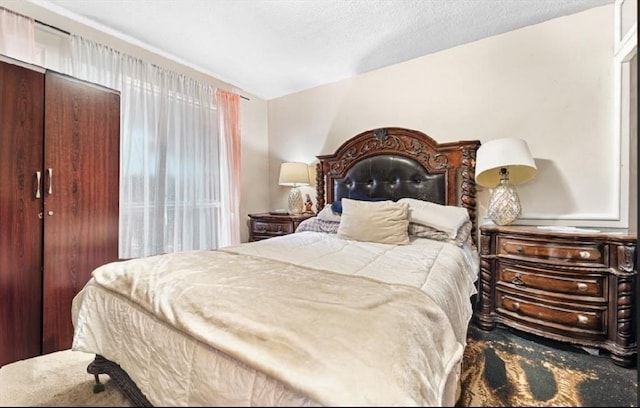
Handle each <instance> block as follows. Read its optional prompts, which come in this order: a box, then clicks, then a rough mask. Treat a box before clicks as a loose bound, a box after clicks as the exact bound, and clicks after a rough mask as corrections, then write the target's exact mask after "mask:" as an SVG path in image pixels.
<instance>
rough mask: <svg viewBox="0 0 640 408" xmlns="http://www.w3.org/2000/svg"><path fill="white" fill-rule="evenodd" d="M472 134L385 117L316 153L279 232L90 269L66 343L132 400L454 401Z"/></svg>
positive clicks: (473, 269)
mask: <svg viewBox="0 0 640 408" xmlns="http://www.w3.org/2000/svg"><path fill="white" fill-rule="evenodd" d="M479 145H480V143H479V142H478V141H474V140H471V141H458V142H450V143H437V142H436V141H435V140H433V139H432V138H431V137H429V136H428V135H426V134H424V133H422V132H419V131H415V130H411V129H404V128H397V127H389V128H381V129H374V130H369V131H365V132H362V133H360V134H358V135H356V136H354V137H352V138H350V139H349V140H347V141H346V142H345V143H343V144H342V145H341V146H340V147H339V148H338V149H337V150H336V152H335V153H334V154H330V155H322V156H317V157H318V164H317V167H316V169H317V171H316V174H317V175H316V189H317V191H316V207H317V208H318V209H319V210H320V211H319V212H318V215H317V216H316V217H313V218H310V219H308V220H306V221H304V222H303V223H301V224H300V226H299V227H298V230H297V231H296V232H295V233H293V234H290V235H285V236H281V237H276V238H271V239H268V240H263V241H257V242H249V243H243V244H240V245H235V246H230V247H226V248H220V249H218V250H211V251H184V252H176V253H170V254H163V255H158V256H151V257H146V258H139V259H132V260H126V261H119V262H113V263H110V264H107V265H103V266H101V267H99V268H97V269H96V270H95V271H94V272H93V274H92V278H91V280H90V281H89V282H88V283H87V285H86V286H85V287H84V288H83V289H82V291H80V292H79V293H78V295H77V296H76V297H75V298H74V301H73V308H72V319H73V323H74V327H75V331H74V340H73V346H72V349H73V350H79V351H83V352H88V353H93V354H95V355H96V358H95V360H94V361H93V362H92V363H91V364H90V365H89V367H88V368H87V371H88V372H89V373H90V374H93V375H94V376H95V379H96V386H97V387H99V386H100V379H99V375H101V374H107V375H109V377H110V378H111V379H112V381H113V382H115V383H116V385H118V387H119V388H120V389H121V390H122V391H123V393H124V394H125V395H126V396H127V397H128V398H129V399H130V400H131V401H132V403H133V404H135V405H137V406H151V405H156V406H190V405H198V406H213V405H218V406H246V405H250V406H338V405H339V406H370V405H378V406H409V405H412V406H415V405H427V406H435V405H440V406H452V405H454V403H455V402H456V399H457V387H458V380H459V376H460V366H461V360H462V353H463V350H464V347H465V345H466V332H467V327H468V323H469V320H470V318H471V314H472V308H471V300H470V298H471V297H472V296H473V295H475V293H476V289H475V281H476V278H477V274H478V270H479V266H478V256H477V255H478V254H477V250H476V247H475V240H476V236H477V231H476V213H475V211H476V204H475V183H474V180H473V174H474V166H475V153H476V150H477V148H478V147H479Z"/></svg>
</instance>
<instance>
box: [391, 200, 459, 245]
mask: <svg viewBox="0 0 640 408" xmlns="http://www.w3.org/2000/svg"><path fill="white" fill-rule="evenodd" d="M398 202H399V203H406V204H408V205H409V221H410V222H414V223H416V224H421V225H425V226H427V227H433V228H435V229H438V230H440V231H444V232H446V233H447V234H449V237H450V238H455V237H456V234H457V233H458V229H460V227H461V226H462V224H464V223H465V222H467V221H469V213H468V212H467V210H466V209H465V208H463V207H457V206H454V205H441V204H436V203H432V202H429V201H422V200H416V199H413V198H401V199H400V200H398Z"/></svg>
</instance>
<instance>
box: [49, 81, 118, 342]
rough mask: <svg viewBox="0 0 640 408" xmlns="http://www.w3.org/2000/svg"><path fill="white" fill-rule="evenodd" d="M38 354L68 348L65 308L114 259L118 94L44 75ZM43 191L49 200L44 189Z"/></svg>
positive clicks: (69, 326) (70, 331)
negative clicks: (47, 173) (40, 343)
mask: <svg viewBox="0 0 640 408" xmlns="http://www.w3.org/2000/svg"><path fill="white" fill-rule="evenodd" d="M45 101H46V102H45V111H46V115H45V118H46V119H45V158H44V168H45V170H47V169H52V176H47V177H46V179H45V183H46V187H47V192H46V193H45V202H44V219H45V220H44V242H45V246H44V275H43V276H44V278H43V279H44V281H43V296H44V313H43V315H44V322H43V352H44V353H50V352H54V351H58V350H63V349H68V348H70V347H71V342H72V338H73V325H72V322H71V302H72V300H73V298H74V296H75V295H76V294H77V293H78V292H79V291H80V290H81V289H82V287H83V286H84V285H85V284H86V283H87V281H88V280H89V278H90V277H91V272H92V271H93V269H95V268H96V267H98V266H100V265H102V264H105V263H107V262H111V261H115V260H117V259H118V205H119V200H118V196H119V154H120V97H119V94H118V93H116V92H114V91H112V90H108V89H105V88H102V87H99V86H95V85H93V84H88V83H85V82H81V81H78V80H75V79H73V78H70V77H66V76H63V75H60V74H56V73H50V72H47V74H46V92H45ZM49 186H50V187H51V193H49V191H48V188H49Z"/></svg>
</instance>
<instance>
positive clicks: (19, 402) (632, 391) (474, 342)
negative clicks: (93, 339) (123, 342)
mask: <svg viewBox="0 0 640 408" xmlns="http://www.w3.org/2000/svg"><path fill="white" fill-rule="evenodd" d="M92 360H93V355H91V354H86V353H82V352H79V351H71V350H65V351H59V352H56V353H51V354H47V355H44V356H40V357H35V358H31V359H27V360H22V361H19V362H16V363H12V364H8V365H6V366H3V367H1V368H0V406H3V407H7V406H12V407H17V406H49V407H53V406H66V407H73V406H76V407H94V406H103V407H130V406H132V405H131V404H130V403H129V402H128V400H127V399H126V398H125V397H124V396H123V395H122V394H121V393H120V392H119V390H118V389H117V388H116V386H115V385H114V384H113V383H111V382H110V381H109V380H108V376H106V375H101V376H100V379H101V381H102V382H103V383H104V384H105V391H103V392H101V393H98V394H94V393H93V385H94V384H95V381H94V378H93V376H92V375H90V374H88V373H87V371H86V368H87V365H89V363H90V362H91V361H92ZM637 384H638V371H637V369H636V368H635V367H634V368H623V367H619V366H616V365H615V364H613V362H612V361H611V360H610V358H609V357H608V355H594V354H591V353H588V352H586V351H584V350H582V349H580V348H577V347H572V346H568V345H564V344H561V343H556V342H551V341H544V340H541V339H540V338H536V337H533V336H528V335H527V334H523V333H521V332H515V331H511V330H510V329H507V328H497V329H495V330H493V331H490V332H484V331H482V330H479V329H477V328H476V327H475V326H473V325H471V327H470V328H469V343H468V345H467V348H466V350H465V355H464V361H463V367H462V377H461V387H462V393H461V398H460V400H459V401H458V404H457V406H458V407H471V406H511V407H515V406H530V407H533V406H538V407H540V406H567V407H569V406H573V407H578V406H589V407H606V406H610V407H629V406H631V407H633V406H638V391H637Z"/></svg>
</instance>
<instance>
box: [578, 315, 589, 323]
mask: <svg viewBox="0 0 640 408" xmlns="http://www.w3.org/2000/svg"><path fill="white" fill-rule="evenodd" d="M587 323H589V318H588V317H587V316H585V315H578V324H587Z"/></svg>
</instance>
